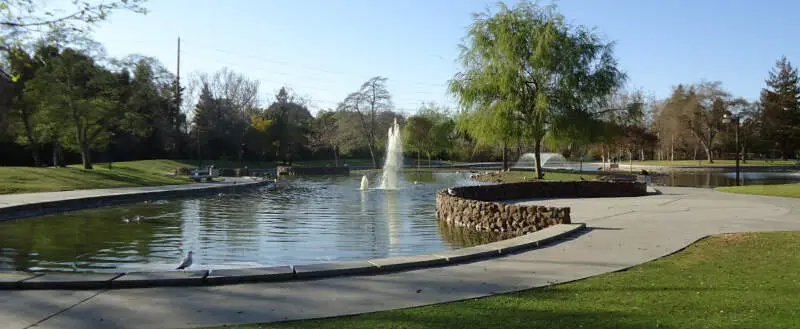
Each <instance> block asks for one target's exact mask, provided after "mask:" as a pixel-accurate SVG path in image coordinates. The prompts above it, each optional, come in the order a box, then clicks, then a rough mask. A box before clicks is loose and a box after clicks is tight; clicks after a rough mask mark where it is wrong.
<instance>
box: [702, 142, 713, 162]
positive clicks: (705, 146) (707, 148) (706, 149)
mask: <svg viewBox="0 0 800 329" xmlns="http://www.w3.org/2000/svg"><path fill="white" fill-rule="evenodd" d="M702 144H703V149H704V150H705V151H706V158H708V163H709V164H711V163H714V157H713V156H712V154H711V147H709V146H708V145H706V143H702Z"/></svg>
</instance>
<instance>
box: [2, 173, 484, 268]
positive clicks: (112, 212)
mask: <svg viewBox="0 0 800 329" xmlns="http://www.w3.org/2000/svg"><path fill="white" fill-rule="evenodd" d="M369 176H370V177H369V178H370V181H371V182H370V186H378V182H377V180H378V179H379V178H378V176H377V174H372V175H369ZM415 181H416V182H417V183H416V184H414V182H415ZM360 183H361V176H359V175H351V176H347V177H319V178H309V179H304V178H294V179H291V178H290V179H285V180H281V181H279V182H278V183H276V184H275V185H273V186H269V187H264V188H261V189H258V190H256V191H254V192H249V193H238V194H227V195H221V196H213V197H205V198H197V199H177V200H170V201H167V200H153V201H151V202H147V203H144V202H142V203H138V204H127V205H119V206H111V207H105V208H98V209H89V210H81V211H75V212H68V213H63V214H57V215H50V216H42V217H36V218H25V219H21V220H13V221H9V222H3V223H0V271H12V270H18V271H70V272H72V271H76V272H125V271H151V270H168V269H173V268H174V267H175V264H177V262H179V260H180V259H181V258H182V257H183V255H185V253H186V252H187V251H189V250H191V251H193V252H194V262H195V265H193V266H192V268H193V269H207V268H236V267H256V266H274V265H289V264H291V265H300V264H311V263H320V262H329V261H339V260H355V259H370V258H382V257H392V256H402V255H414V254H425V253H431V252H435V251H441V250H447V249H457V248H462V247H466V246H472V245H476V244H482V243H487V242H490V241H494V240H497V239H498V237H496V236H492V235H489V234H477V233H470V232H467V231H465V230H463V229H457V228H452V227H448V226H443V225H439V223H438V221H437V220H436V216H435V193H436V191H438V190H440V189H442V188H444V187H449V186H460V185H466V184H474V183H473V182H470V181H469V180H468V179H467V175H466V174H456V173H427V174H410V173H409V174H406V175H404V180H403V182H401V186H400V189H399V190H396V191H385V190H380V189H370V190H368V191H360V190H359V187H360ZM136 216H142V219H141V220H140V221H139V222H133V221H131V222H125V221H123V219H125V218H134V217H136Z"/></svg>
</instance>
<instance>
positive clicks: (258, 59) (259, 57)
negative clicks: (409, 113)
mask: <svg viewBox="0 0 800 329" xmlns="http://www.w3.org/2000/svg"><path fill="white" fill-rule="evenodd" d="M183 41H184V43H187V42H186V40H185V39H184V40H183ZM188 43H189V44H190V45H191V44H192V43H195V44H198V45H201V46H202V47H205V49H207V50H213V51H217V52H220V53H225V54H229V55H234V56H239V57H244V58H250V59H253V60H257V61H261V62H267V63H274V64H280V65H289V66H295V67H300V68H303V69H306V70H311V71H318V72H324V73H328V74H334V75H341V76H348V77H354V76H355V75H353V74H352V73H343V72H338V71H331V70H328V69H323V68H318V67H312V66H306V65H298V64H294V63H289V62H285V61H278V60H273V59H265V58H264V57H261V56H254V55H250V54H245V53H241V52H232V51H230V50H225V49H221V48H216V47H214V46H211V45H208V44H203V43H200V42H195V41H189V42H188ZM437 56H438V55H437ZM439 57H440V58H441V56H439ZM395 81H400V82H405V83H406V84H413V85H418V86H432V87H433V86H435V87H441V86H443V85H445V83H438V84H437V83H430V82H419V81H403V80H395Z"/></svg>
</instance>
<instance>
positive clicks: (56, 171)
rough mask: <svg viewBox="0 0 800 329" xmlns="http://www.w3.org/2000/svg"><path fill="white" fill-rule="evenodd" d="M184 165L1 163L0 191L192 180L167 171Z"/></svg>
mask: <svg viewBox="0 0 800 329" xmlns="http://www.w3.org/2000/svg"><path fill="white" fill-rule="evenodd" d="M184 166H187V164H186V163H182V162H178V161H172V160H143V161H130V162H115V163H114V164H113V165H112V169H110V170H109V169H108V166H107V165H106V164H105V163H98V164H95V166H94V169H92V170H85V169H83V168H82V167H81V166H80V165H74V166H68V167H66V168H36V167H0V182H2V184H0V194H9V193H28V192H53V191H66V190H79V189H91V188H108V187H128V186H154V185H167V184H184V183H190V182H191V181H190V180H189V179H187V178H186V177H170V176H166V175H165V174H167V173H174V172H175V168H177V167H184ZM188 166H190V164H188Z"/></svg>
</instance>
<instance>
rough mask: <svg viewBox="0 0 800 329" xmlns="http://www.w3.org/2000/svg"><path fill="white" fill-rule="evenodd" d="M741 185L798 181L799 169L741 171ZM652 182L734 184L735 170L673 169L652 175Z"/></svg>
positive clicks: (656, 183) (669, 184) (685, 184)
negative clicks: (673, 170) (672, 170)
mask: <svg viewBox="0 0 800 329" xmlns="http://www.w3.org/2000/svg"><path fill="white" fill-rule="evenodd" d="M739 175H740V183H741V185H770V184H789V183H800V171H797V170H795V171H786V170H783V171H743V172H740V173H739ZM653 184H655V185H665V186H685V187H704V188H713V187H720V186H734V185H736V172H735V171H726V172H708V171H706V172H702V171H675V172H668V173H664V174H663V175H657V176H655V177H653Z"/></svg>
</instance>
